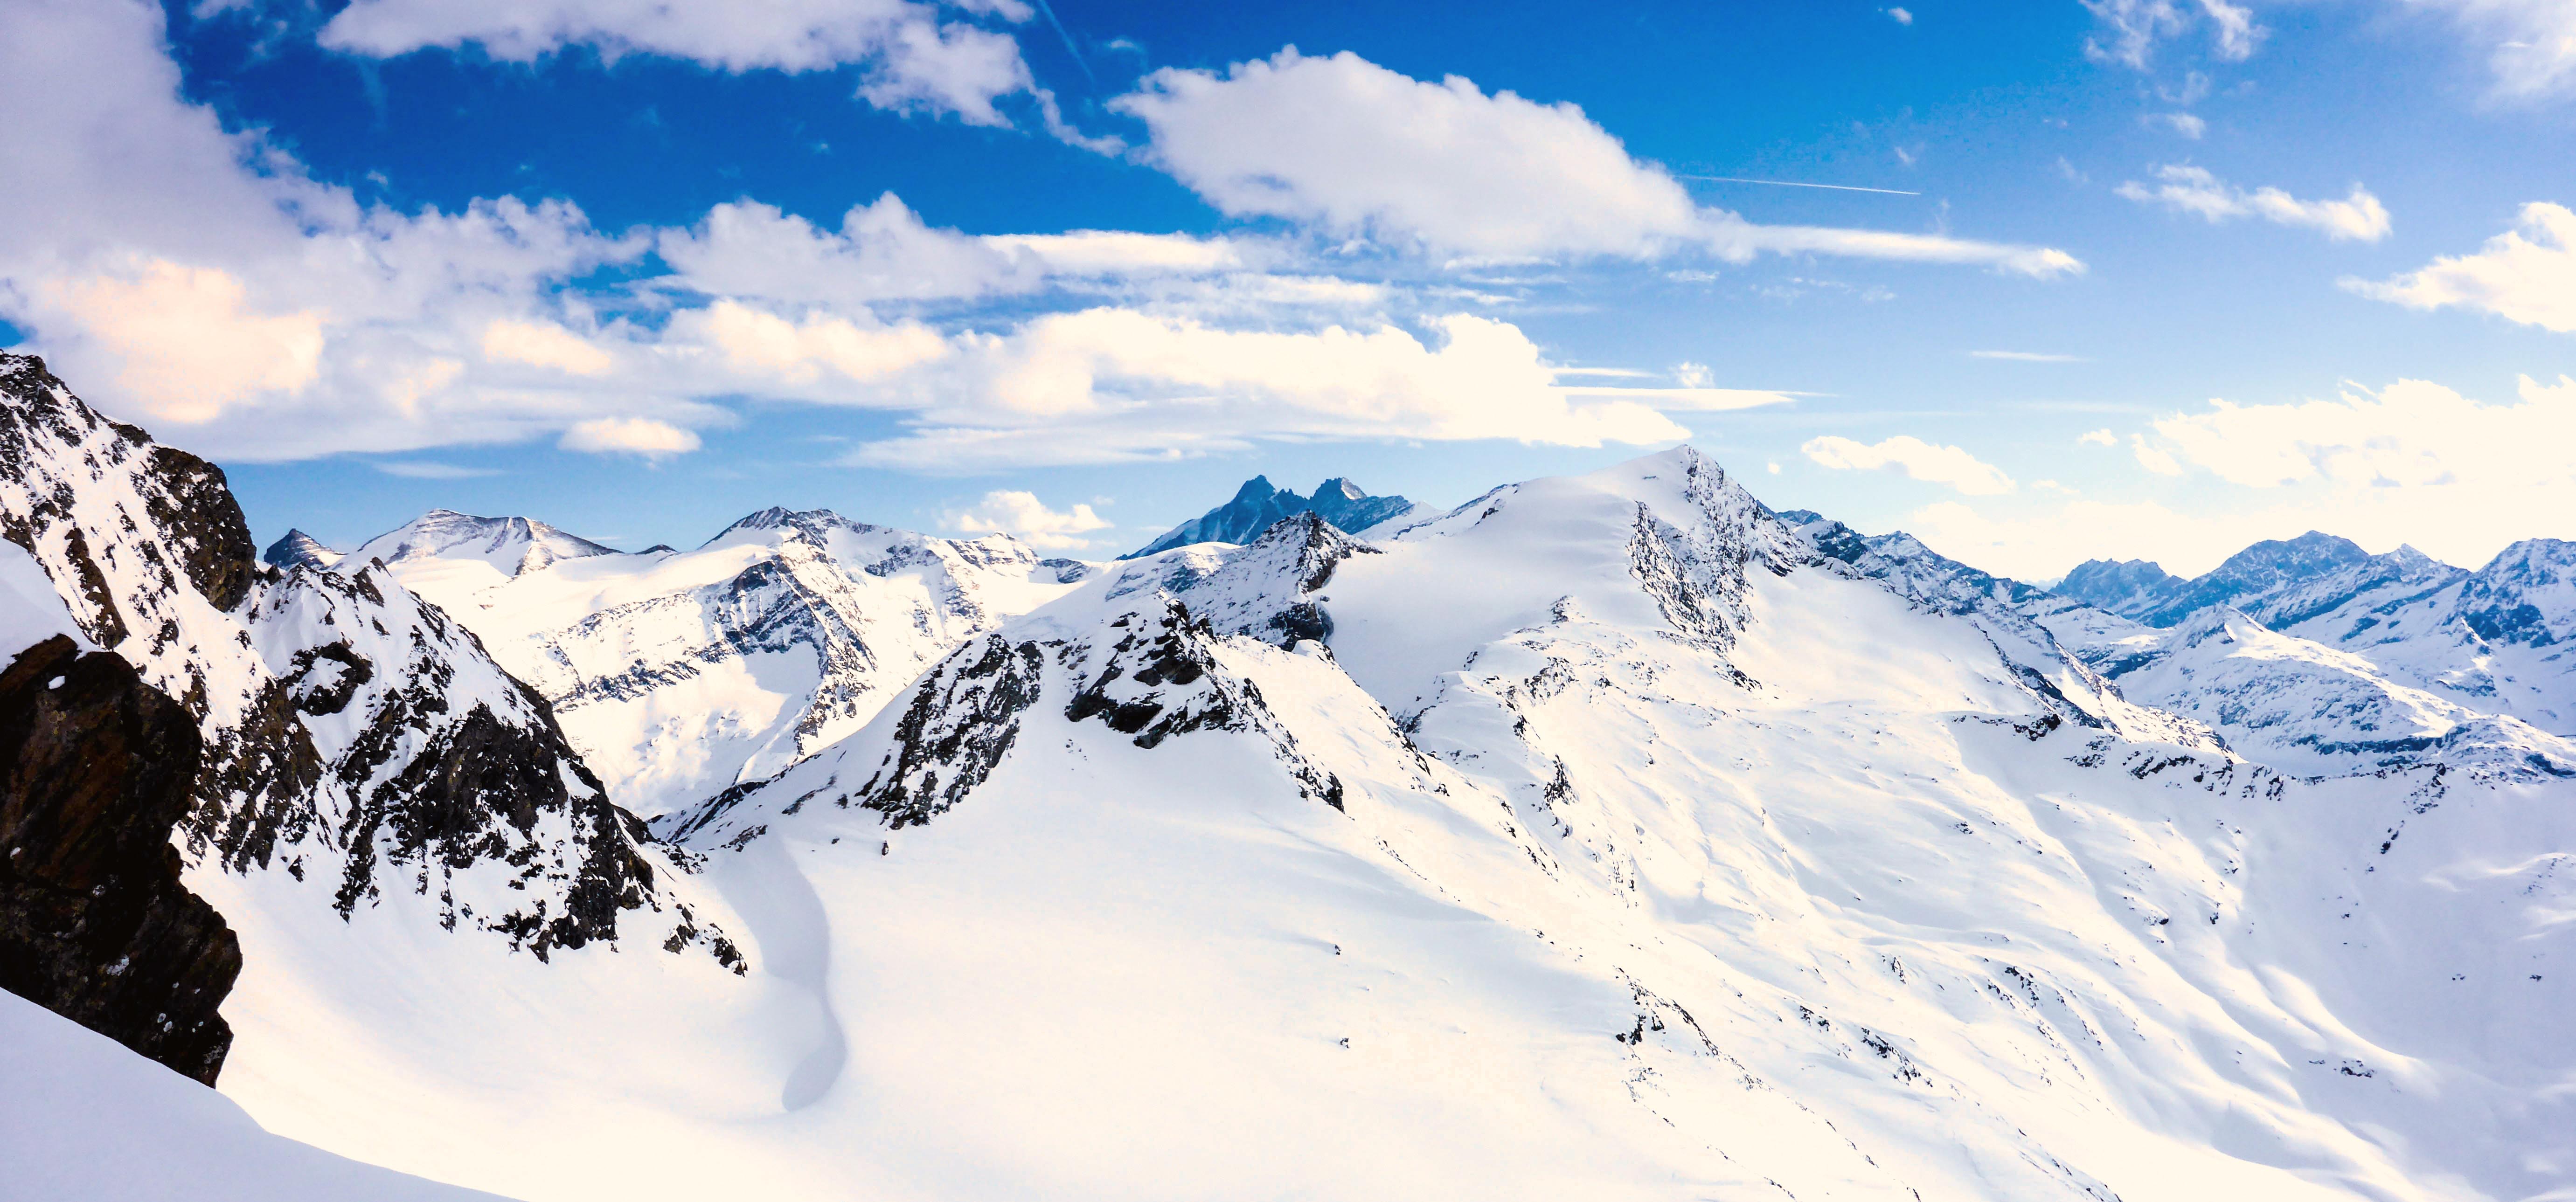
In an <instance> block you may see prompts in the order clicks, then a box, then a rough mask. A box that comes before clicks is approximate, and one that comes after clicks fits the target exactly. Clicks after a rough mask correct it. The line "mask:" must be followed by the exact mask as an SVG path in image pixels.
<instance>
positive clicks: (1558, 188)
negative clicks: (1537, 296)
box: [1111, 48, 2081, 275]
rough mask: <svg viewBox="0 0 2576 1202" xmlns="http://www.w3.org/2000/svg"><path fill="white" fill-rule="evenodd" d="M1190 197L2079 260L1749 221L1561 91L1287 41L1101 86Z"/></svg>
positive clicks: (1417, 240) (1663, 234) (1800, 243)
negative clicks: (1132, 86) (1231, 61)
mask: <svg viewBox="0 0 2576 1202" xmlns="http://www.w3.org/2000/svg"><path fill="white" fill-rule="evenodd" d="M1111 107H1112V108H1113V109H1115V110H1117V111H1119V112H1122V113H1125V114H1127V115H1129V116H1132V117H1135V118H1137V119H1138V120H1140V121H1143V122H1144V123H1145V125H1146V127H1147V129H1148V130H1149V131H1150V134H1151V148H1150V151H1149V154H1150V156H1151V158H1152V159H1153V161H1154V162H1156V163H1157V164H1159V165H1160V166H1162V167H1163V168H1164V169H1165V170H1168V171H1170V172H1171V173H1172V174H1173V176H1174V177H1175V178H1177V179H1179V180H1180V181H1181V182H1182V183H1184V184H1187V185H1188V186H1189V187H1190V188H1191V189H1192V190H1194V191H1196V192H1197V193H1198V194H1199V195H1200V196H1201V197H1202V198H1204V199H1206V200H1207V202H1208V203H1210V204H1212V205H1214V206H1216V207H1217V208H1218V209H1220V210H1222V211H1224V212H1226V213H1228V214H1230V215H1233V216H1239V217H1279V218H1285V219H1288V220H1291V221H1296V222H1300V223H1304V224H1307V225H1311V226H1314V227H1316V228H1318V229H1321V230H1324V231H1326V232H1329V233H1332V234H1335V235H1340V236H1365V237H1369V238H1373V239H1375V240H1377V241H1380V242H1383V243H1386V244H1389V245H1393V246H1398V247H1420V248H1424V249H1428V250H1431V251H1433V252H1436V253H1442V254H1450V255H1458V256H1466V257H1470V258H1484V259H1493V260H1528V259H1533V258H1545V257H1548V256H1557V255H1566V256H1578V257H1580V256H1611V257H1620V258H1629V259H1652V258H1658V257H1662V256H1665V255H1668V254H1672V253H1675V252H1678V251H1681V250H1685V249H1693V248H1696V249H1704V250H1708V251H1713V252H1715V253H1716V254H1718V255H1719V256H1721V257H1723V258H1728V259H1733V260H1738V261H1741V260H1743V259H1746V258H1750V257H1751V256H1752V255H1753V254H1755V253H1756V252H1760V251H1771V252H1775V253H1794V252H1809V253H1820V254H1837V255H1858V256H1865V257H1873V258H1892V259H1900V260H1911V261H1920V262H1946V263H1972V264H1980V265H1989V266H1996V267H2000V268H2003V269H2005V270H2012V271H2020V272H2024V273H2027V274H2032V275H2053V274H2059V273H2062V272H2068V271H2074V270H2080V268H2081V264H2079V263H2077V262H2076V261H2075V260H2074V259H2073V258H2072V257H2071V256H2069V255H2067V254H2065V253H2064V252H2062V251H2056V250H2049V249H2046V248H2038V247H2020V246H2004V245H1997V244H1992V243H1983V242H1973V241H1968V240H1964V239H1956V238H1948V237H1941V236H1936V235H1928V234H1900V233H1887V232H1880V231H1872V230H1842V229H1820V228H1805V227H1775V226H1760V225H1755V224H1752V223H1750V222H1747V221H1745V220H1744V219H1743V218H1742V217H1740V216H1738V215H1736V214H1734V213H1730V212H1726V211H1724V210H1719V209H1703V208H1701V207H1699V206H1698V205H1697V204H1696V203H1694V202H1693V201H1692V200H1691V197H1690V194H1689V193H1688V192H1686V191H1685V190H1683V188H1682V186H1681V184H1680V183H1679V182H1678V181H1676V180H1675V179H1674V178H1673V177H1672V175H1671V174H1670V173H1669V172H1667V171H1665V170H1664V169H1663V168H1662V167H1660V166H1657V165H1654V164H1650V163H1641V162H1639V161H1637V160H1636V159H1634V158H1631V157H1630V156H1629V154H1628V152H1627V149H1626V147H1624V146H1622V145H1621V144H1620V142H1619V140H1618V139H1617V138H1615V137H1612V136H1611V135H1610V133H1609V132H1608V131H1607V130H1604V129H1602V128H1601V127H1600V126H1599V125H1598V124H1595V123H1594V122H1593V121H1592V120H1591V119H1590V118H1589V117H1586V116H1585V115H1584V114H1583V110H1581V109H1580V108H1577V107H1575V106H1574V105H1572V104H1566V103H1559V104H1540V103H1538V102H1536V101H1532V100H1527V99H1524V98H1522V97H1520V96H1517V95H1514V94H1512V93H1510V92H1495V93H1492V94H1487V93H1486V92H1484V91H1483V90H1481V89H1479V88H1478V87H1477V86H1476V85H1475V84H1474V83H1472V82H1470V81H1468V80H1466V79H1462V78H1460V77H1457V76H1454V75H1453V76H1450V77H1448V78H1446V79H1444V80H1442V81H1440V82H1438V83H1432V82H1428V81H1424V80H1417V79H1413V78H1411V77H1409V76H1406V75H1402V74H1399V73H1397V72H1394V71H1390V70H1388V69H1386V68H1384V67H1381V66H1378V65H1377V64H1375V63H1371V62H1369V61H1367V60H1365V59H1362V58H1360V57H1359V56H1357V55H1354V54H1351V53H1348V52H1344V53H1341V54H1336V55H1333V56H1331V57H1328V58H1310V57H1307V56H1304V55H1301V54H1299V53H1297V51H1296V50H1295V49H1294V48H1290V49H1287V50H1282V51H1281V52H1279V53H1278V54H1277V55H1275V56H1273V57H1271V58H1269V59H1266V60H1255V61H1252V62H1246V63H1238V64H1235V65H1234V66H1233V67H1232V68H1230V69H1228V70H1227V71H1225V72H1224V73H1222V74H1220V73H1218V72H1215V71H1207V70H1184V69H1179V68H1165V69H1163V70H1160V71H1156V72H1154V73H1153V74H1151V75H1148V76H1146V77H1145V79H1144V80H1143V82H1142V84H1141V86H1140V87H1139V89H1138V90H1137V91H1135V92H1133V93H1131V94H1129V95H1126V96H1122V97H1120V98H1118V99H1117V100H1115V101H1112V102H1111Z"/></svg>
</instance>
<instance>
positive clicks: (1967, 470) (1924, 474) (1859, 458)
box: [1798, 434, 2013, 497]
mask: <svg viewBox="0 0 2576 1202" xmlns="http://www.w3.org/2000/svg"><path fill="white" fill-rule="evenodd" d="M1798 449H1799V450H1800V451H1803V452H1805V453H1806V456H1807V458H1809V459H1811V460H1814V461H1815V462H1816V463H1818V464H1820V465H1822V466H1825V467H1830V468H1843V469H1850V470H1857V471H1874V470H1877V469H1880V468H1895V469H1897V470H1898V471H1901V472H1903V473H1905V474H1906V475H1908V476H1911V477H1913V478H1914V479H1917V480H1921V481H1924V482H1926V483H1930V484H1944V485H1948V486H1949V487H1951V488H1954V489H1957V490H1958V491H1960V492H1962V493H1965V494H1967V495H1969V496H1972V497H1975V496H1993V495H1996V494H1999V493H2008V492H2011V491H2012V490H2013V482H2012V477H2010V476H2007V475H2005V474H2004V473H2003V470H2002V469H2000V468H1997V467H1996V466H1994V465H1993V464H1990V463H1986V462H1984V461H1982V460H1980V459H1978V458H1977V457H1976V456H1974V455H1971V454H1969V453H1968V452H1966V451H1965V450H1962V449H1960V448H1958V447H1950V446H1940V445H1937V444H1934V443H1928V442H1925V441H1923V440H1922V439H1919V438H1916V437H1914V436H1912V435H1909V434H1899V435H1897V436H1896V437H1894V438H1889V439H1885V440H1883V441H1880V442H1876V443H1862V442H1855V441H1853V440H1851V439H1848V438H1842V437H1838V436H1834V435H1827V436H1825V437H1823V438H1813V439H1809V440H1807V443H1806V445H1804V446H1802V447H1799V448H1798Z"/></svg>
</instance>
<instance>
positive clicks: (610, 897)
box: [0, 355, 740, 1059]
mask: <svg viewBox="0 0 2576 1202" xmlns="http://www.w3.org/2000/svg"><path fill="white" fill-rule="evenodd" d="M0 538H6V539H7V540H8V541H10V542H12V543H14V544H16V545H17V546H18V547H19V548H20V549H22V550H24V551H25V552H27V553H28V555H29V556H30V558H31V559H32V561H33V564H34V566H35V567H36V568H38V569H40V570H41V572H42V574H43V577H44V578H45V579H46V580H48V581H49V582H50V584H51V586H52V587H53V589H54V590H55V592H56V594H57V596H58V597H59V598H60V600H61V602H62V604H63V605H64V606H65V607H66V609H67V611H68V613H67V616H68V618H69V620H70V621H71V622H73V623H74V624H75V625H77V627H78V628H79V630H80V632H81V633H82V635H83V636H84V640H85V641H86V642H88V643H90V644H92V645H95V646H98V647H100V648H103V649H105V650H107V651H110V652H114V653H115V654H117V655H118V656H121V657H122V658H123V659H125V660H126V661H128V662H130V663H131V664H132V665H133V666H134V667H135V668H136V669H138V670H139V671H140V673H141V677H142V680H143V682H144V683H146V684H148V685H150V686H151V687H153V688H155V689H157V690H158V691H159V692H160V693H162V694H164V695H166V696H168V697H170V698H173V699H175V700H176V701H177V702H178V703H179V704H180V705H181V706H182V707H184V709H185V711H186V713H187V714H188V715H189V716H190V718H191V719H192V720H193V721H194V722H195V724H196V725H197V727H198V730H199V733H200V735H201V737H202V740H203V754H202V757H201V759H200V760H199V762H198V766H197V769H196V773H195V779H194V781H193V783H192V784H191V785H190V787H189V792H190V795H191V796H192V798H193V801H192V802H190V803H189V805H188V807H187V811H188V812H187V814H186V817H185V818H184V820H183V821H182V822H181V824H180V833H179V846H180V849H181V851H182V852H184V854H185V857H186V862H187V865H188V877H187V880H188V885H189V887H190V888H192V889H194V890H195V891H196V892H197V893H199V894H201V895H203V896H205V897H206V898H207V899H208V900H210V901H212V902H213V903H214V904H215V906H216V907H217V909H218V910H219V911H220V912H221V913H222V914H223V915H224V916H225V917H226V919H228V920H230V921H231V923H232V925H233V926H234V927H235V928H236V929H238V930H240V931H241V932H242V935H243V939H244V945H245V948H246V955H245V961H246V964H247V967H246V970H245V976H246V979H247V978H252V977H257V976H258V975H259V974H260V973H261V971H262V969H263V967H264V962H263V960H262V959H261V957H260V956H259V955H258V954H257V952H258V950H259V948H260V946H261V943H262V941H263V940H266V939H269V938H271V937H273V936H274V934H275V930H276V928H277V925H278V924H290V925H304V926H309V924H310V921H311V920H313V919H315V918H317V917H321V918H325V919H327V920H328V921H329V922H330V923H333V924H336V925H338V926H339V927H340V928H341V930H340V931H339V932H338V933H335V934H331V935H328V936H325V938H328V939H341V938H358V936H355V935H354V934H351V933H350V928H352V927H353V926H354V925H355V924H357V923H358V922H359V920H360V919H361V917H362V916H363V917H365V918H367V920H368V925H370V926H371V927H376V928H378V929H379V930H398V931H408V932H415V933H417V932H431V933H435V934H438V935H440V936H445V935H446V934H447V933H449V932H455V933H457V935H456V937H457V938H459V939H463V940H466V941H468V942H470V943H473V944H475V945H477V946H482V947H488V948H489V949H490V951H491V952H492V953H493V954H500V955H509V954H514V953H518V952H526V953H529V954H530V955H531V956H533V957H534V958H535V959H537V960H544V959H547V958H549V957H550V955H552V954H553V953H557V952H563V951H570V950H572V949H578V948H582V947H584V946H585V945H589V944H593V943H603V942H604V943H611V944H614V943H617V942H620V941H627V942H631V943H633V944H636V945H639V946H643V947H659V946H667V947H669V948H670V950H672V951H674V952H679V953H682V954H684V955H687V956H690V957H698V958H702V959H705V960H706V961H707V963H708V965H709V967H710V970H711V971H722V969H721V967H720V966H718V964H717V961H725V962H730V963H733V964H734V965H735V966H737V967H738V966H739V959H740V957H739V954H738V953H737V952H736V951H735V950H734V949H733V946H732V944H731V943H730V942H729V941H728V940H726V939H725V938H724V936H723V935H722V933H721V932H720V931H719V930H717V929H716V928H715V927H713V926H711V925H709V924H707V923H705V922H703V921H700V920H699V919H697V918H695V917H694V916H693V915H692V912H691V908H690V903H689V901H688V900H686V899H685V894H686V892H687V889H686V886H685V883H684V882H682V881H681V880H680V879H679V877H680V875H681V874H680V872H679V871H678V869H677V867H676V866H675V865H674V864H673V863H672V861H671V860H669V859H668V858H667V857H665V856H664V855H662V854H661V853H660V852H659V851H656V850H654V849H653V848H651V847H650V846H648V845H647V844H646V843H645V842H644V841H643V833H644V832H643V826H642V824H641V823H640V822H638V821H637V820H636V819H635V818H634V817H633V816H631V815H629V814H627V813H626V812H624V811H622V810H620V809H619V808H618V807H616V806H615V805H614V804H612V803H611V802H610V801H609V799H608V797H607V796H606V795H605V794H604V793H603V792H602V790H601V788H600V786H599V783H598V781H597V779H596V778H595V777H594V776H593V775H592V774H591V772H590V770H589V769H588V768H587V767H585V766H584V765H583V764H582V762H581V760H580V757H579V756H578V755H576V754H575V753H574V752H573V750H572V748H571V747H570V746H569V745H568V744H567V743H566V742H565V740H564V737H563V735H562V733H561V731H560V730H559V729H558V728H557V727H556V725H555V721H554V718H553V716H552V713H551V711H550V710H549V708H548V706H547V705H546V702H545V701H544V699H543V698H541V697H539V696H537V695H536V694H535V693H533V692H532V691H530V690H529V689H528V688H527V687H526V686H524V685H522V684H520V683H519V682H518V681H516V680H514V679H512V678H511V677H510V676H509V674H508V673H506V672H504V671H503V670H502V669H501V668H500V667H499V666H498V665H496V664H495V663H494V662H493V661H492V660H491V658H490V657H489V656H487V655H486V654H484V652H483V650H482V648H481V647H480V646H479V645H478V644H477V643H476V641H475V639H474V637H473V636H472V635H471V634H469V633H467V632H466V631H465V630H463V629H462V628H459V627H458V626H456V625H455V624H454V623H453V622H451V621H449V620H448V618H447V617H446V615H445V614H443V613H442V612H440V610H439V609H438V608H437V607H436V606H434V605H431V604H428V603H426V602H424V601H422V600H421V599H420V598H419V597H417V596H415V595H414V594H412V593H411V592H409V591H407V590H405V589H404V588H403V587H402V586H401V584H400V583H399V582H397V581H396V580H395V578H394V577H393V576H392V575H391V574H390V573H389V572H388V571H386V570H385V569H384V568H382V567H381V566H377V565H375V564H373V563H369V564H368V565H367V566H365V567H362V568H358V569H356V570H353V571H349V572H346V573H335V572H322V571H316V570H313V569H310V568H298V569H295V570H293V571H289V572H283V573H281V572H277V571H275V570H273V569H264V568H262V567H261V566H260V565H259V564H258V563H257V562H256V561H255V560H254V559H253V558H252V551H253V548H252V544H251V542H250V535H249V531H248V529H247V527H246V526H245V525H244V523H243V521H242V516H241V511H240V509H239V507H238V506H237V505H236V504H235V503H234V501H233V499H232V496H231V494H230V492H229V491H228V490H227V489H226V487H225V483H224V478H223V474H222V473H221V472H220V471H218V470H217V469H216V468H214V467H213V466H212V465H210V464H207V463H206V462H204V461H203V460H200V459H197V458H196V457H194V456H191V455H188V454H186V453H185V452H181V451H178V450H174V449H172V448H169V447H165V446H160V445H157V444H155V443H153V442H152V441H151V439H150V438H149V437H148V436H147V435H145V434H144V432H143V431H141V430H138V429H135V428H134V427H131V426H123V425H118V424H116V423H113V422H110V421H108V420H106V419H105V418H102V417H101V416H99V415H98V414H97V413H96V412H95V411H94V410H92V409H90V408H89V407H88V406H87V405H85V404H83V403H81V401H80V400H79V399H78V398H76V397H74V396H73V395H72V394H71V392H70V391H69V390H68V389H67V388H65V387H64V385H63V384H62V382H61V381H59V380H57V379H55V378H54V377H53V376H52V375H51V374H50V373H48V372H47V371H46V370H45V368H44V365H43V364H42V362H40V361H38V360H36V359H34V358H31V357H27V356H18V355H5V356H0ZM11 650H12V651H13V652H14V651H15V650H16V649H11ZM469 932H470V933H472V934H467V933H469ZM275 964H276V961H274V960H271V961H267V962H265V965H275ZM219 1059H220V1057H219Z"/></svg>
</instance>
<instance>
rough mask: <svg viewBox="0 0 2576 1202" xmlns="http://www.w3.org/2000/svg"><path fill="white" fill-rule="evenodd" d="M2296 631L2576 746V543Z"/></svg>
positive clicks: (2529, 545)
mask: <svg viewBox="0 0 2576 1202" xmlns="http://www.w3.org/2000/svg"><path fill="white" fill-rule="evenodd" d="M2292 630H2293V631H2294V632H2296V633H2300V634H2304V635H2306V636H2307V637H2309V638H2313V639H2316V640H2318V641H2320V642H2324V643H2326V644H2328V645H2330V646H2333V647H2336V648H2338V649H2341V650H2345V651H2350V652H2353V653H2355V654H2358V655H2362V656H2366V657H2368V658H2369V659H2370V661H2371V662H2372V663H2374V664H2376V665H2378V666H2379V667H2380V668H2381V669H2382V670H2383V671H2386V672H2388V673H2389V674H2390V675H2391V676H2392V677H2394V678H2396V679H2398V680H2401V681H2404V682H2406V683H2408V684H2411V685H2414V686H2416V687H2418V688H2423V689H2427V690H2430V691H2432V692H2434V693H2438V694H2441V695H2443V696H2445V697H2447V698H2450V699H2451V700H2453V701H2456V702H2458V703H2460V704H2462V705H2466V706H2469V707H2471V708H2474V709H2479V710H2483V711H2487V712H2492V713H2508V714H2512V715H2514V716H2516V717H2519V718H2521V719H2523V720H2524V721H2527V722H2529V723H2531V724H2532V725H2533V726H2537V727H2539V728H2541V729H2543V730H2547V731H2551V732H2553V733H2556V734H2560V735H2568V736H2576V655H2571V654H2569V652H2570V650H2571V647H2576V543H2570V542H2565V541H2562V540H2559V539H2547V538H2539V539H2529V540H2525V541H2523V542H2518V543H2515V544H2514V545H2512V546H2510V547H2507V548H2505V549H2504V551H2503V552H2501V553H2499V554H2498V555H2497V556H2496V557H2495V558H2494V559H2493V560H2491V561H2489V562H2488V563H2487V565H2486V566H2485V567H2482V568H2479V569H2478V570H2477V571H2475V572H2472V573H2468V574H2466V575H2464V576H2461V577H2458V578H2455V579H2453V580H2452V581H2451V582H2450V583H2448V584H2446V585H2445V586H2443V587H2441V588H2439V589H2435V590H2433V591H2431V592H2427V593H2423V594H2420V595H2415V596H2406V597H2399V598H2397V599H2395V600H2391V601H2388V602H2384V603H2382V604H2379V605H2376V606H2372V607H2369V608H2368V609H2360V608H2358V607H2353V608H2350V609H2348V610H2346V611H2343V612H2338V613H2335V614H2332V615H2328V616H2326V617H2322V618H2319V619H2316V620H2312V621H2309V622H2305V623H2302V624H2300V625H2298V626H2295V627H2292Z"/></svg>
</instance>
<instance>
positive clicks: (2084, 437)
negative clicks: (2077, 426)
mask: <svg viewBox="0 0 2576 1202" xmlns="http://www.w3.org/2000/svg"><path fill="white" fill-rule="evenodd" d="M2075 441H2077V442H2079V443H2082V444H2084V445H2085V446H2088V447H2108V446H2117V445H2118V444H2119V442H2120V436H2119V435H2117V434H2113V433H2112V432H2110V431H2109V430H2087V431H2085V432H2084V433H2082V434H2080V435H2077V436H2076V438H2075Z"/></svg>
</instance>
